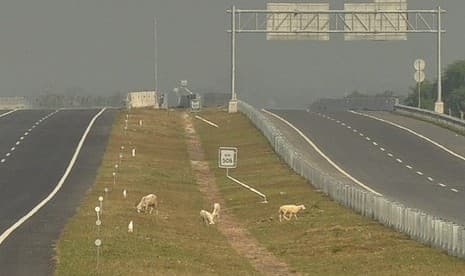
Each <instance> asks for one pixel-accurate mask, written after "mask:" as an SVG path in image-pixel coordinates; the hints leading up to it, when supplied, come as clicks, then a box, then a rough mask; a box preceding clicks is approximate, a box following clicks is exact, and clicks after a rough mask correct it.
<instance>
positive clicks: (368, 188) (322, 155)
mask: <svg viewBox="0 0 465 276" xmlns="http://www.w3.org/2000/svg"><path fill="white" fill-rule="evenodd" d="M262 111H263V112H265V113H267V114H269V115H271V116H273V117H275V118H276V119H278V120H280V121H282V122H283V123H285V124H287V125H288V126H289V127H291V128H292V129H294V130H295V131H296V132H297V133H298V134H299V135H300V136H301V137H302V138H303V139H304V140H305V141H306V142H307V143H308V144H309V145H310V146H312V148H313V149H314V150H315V151H316V152H318V154H320V155H321V157H323V158H324V159H326V161H328V162H329V164H331V165H332V166H333V167H334V168H335V169H336V170H337V171H339V172H340V173H342V174H343V175H345V176H346V177H348V178H349V179H350V180H352V181H353V182H355V183H356V184H357V185H359V186H360V187H362V188H364V189H365V190H367V191H370V192H372V193H374V194H375V195H378V196H383V195H382V194H380V193H378V192H377V191H375V190H373V189H372V188H370V187H368V186H367V185H365V184H363V183H362V182H360V181H359V180H358V179H356V178H355V177H353V176H352V175H350V174H349V173H348V172H346V171H345V170H344V169H342V168H341V167H339V166H338V165H337V164H336V163H334V161H333V160H331V159H330V158H329V157H328V156H326V154H324V153H323V151H321V150H320V148H318V146H317V145H316V144H315V143H313V141H312V140H310V138H308V137H307V136H306V135H305V134H304V133H303V132H302V131H300V130H299V129H298V128H297V127H295V126H294V125H293V124H291V123H290V122H288V121H287V120H285V119H284V118H282V117H280V116H279V115H276V114H274V113H272V112H270V111H268V110H265V109H262Z"/></svg>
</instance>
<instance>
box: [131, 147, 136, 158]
mask: <svg viewBox="0 0 465 276" xmlns="http://www.w3.org/2000/svg"><path fill="white" fill-rule="evenodd" d="M132 157H136V149H135V148H133V149H132Z"/></svg>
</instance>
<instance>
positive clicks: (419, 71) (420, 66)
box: [413, 59, 426, 108]
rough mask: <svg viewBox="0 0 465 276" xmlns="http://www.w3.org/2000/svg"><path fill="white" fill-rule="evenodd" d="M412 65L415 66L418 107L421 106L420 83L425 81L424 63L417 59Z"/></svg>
mask: <svg viewBox="0 0 465 276" xmlns="http://www.w3.org/2000/svg"><path fill="white" fill-rule="evenodd" d="M413 67H414V68H415V75H414V79H415V81H416V82H417V91H418V106H417V107H418V108H421V83H422V82H423V81H425V71H424V70H425V67H426V63H425V61H424V60H422V59H417V60H415V62H414V63H413Z"/></svg>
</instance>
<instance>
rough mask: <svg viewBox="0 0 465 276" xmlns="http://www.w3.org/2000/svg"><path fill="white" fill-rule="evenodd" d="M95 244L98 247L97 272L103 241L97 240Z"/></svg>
mask: <svg viewBox="0 0 465 276" xmlns="http://www.w3.org/2000/svg"><path fill="white" fill-rule="evenodd" d="M94 244H95V246H96V247H97V270H98V267H99V258H100V246H102V241H101V240H100V239H96V240H95V242H94Z"/></svg>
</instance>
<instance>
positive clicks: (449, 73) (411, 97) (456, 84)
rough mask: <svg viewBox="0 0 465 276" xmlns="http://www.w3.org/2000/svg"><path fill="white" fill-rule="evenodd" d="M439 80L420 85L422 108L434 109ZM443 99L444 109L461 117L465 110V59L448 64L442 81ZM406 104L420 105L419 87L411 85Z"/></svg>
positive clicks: (427, 81)
mask: <svg viewBox="0 0 465 276" xmlns="http://www.w3.org/2000/svg"><path fill="white" fill-rule="evenodd" d="M437 87H438V82H437V81H435V82H431V81H429V80H425V81H424V82H423V83H421V85H420V102H421V106H420V108H423V109H429V110H434V103H435V102H436V100H437ZM442 100H443V101H444V111H445V112H446V113H448V114H449V115H452V116H456V117H460V112H464V111H465V60H458V61H455V62H454V63H452V64H450V65H449V66H447V68H446V70H445V73H444V75H443V81H442ZM404 104H406V105H409V106H414V107H417V106H418V89H417V87H416V86H414V87H410V93H409V94H408V96H407V98H406V99H405V100H404Z"/></svg>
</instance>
